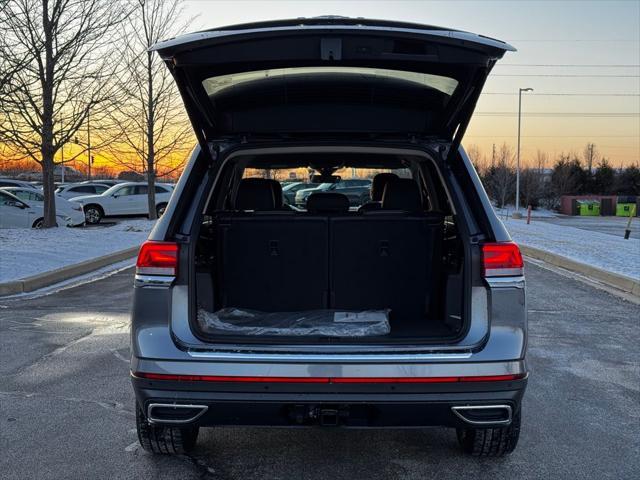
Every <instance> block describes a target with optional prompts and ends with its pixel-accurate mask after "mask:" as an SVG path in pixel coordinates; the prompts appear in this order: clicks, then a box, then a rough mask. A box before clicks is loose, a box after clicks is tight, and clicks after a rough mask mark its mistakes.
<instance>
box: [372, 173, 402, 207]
mask: <svg viewBox="0 0 640 480" xmlns="http://www.w3.org/2000/svg"><path fill="white" fill-rule="evenodd" d="M397 178H398V176H397V175H396V174H395V173H388V172H385V173H378V174H377V175H376V176H375V177H373V181H372V182H371V201H372V202H379V201H381V200H382V194H383V193H384V187H385V186H386V185H387V183H389V181H391V180H395V179H397Z"/></svg>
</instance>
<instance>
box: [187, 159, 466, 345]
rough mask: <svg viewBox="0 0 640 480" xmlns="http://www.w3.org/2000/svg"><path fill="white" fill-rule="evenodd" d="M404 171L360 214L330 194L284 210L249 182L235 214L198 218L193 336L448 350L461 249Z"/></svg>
mask: <svg viewBox="0 0 640 480" xmlns="http://www.w3.org/2000/svg"><path fill="white" fill-rule="evenodd" d="M398 162H399V161H398ZM398 162H397V163H398ZM399 163H401V162H399ZM403 165H404V164H403ZM396 166H397V165H396ZM411 171H412V170H411V169H409V168H406V169H405V170H404V174H405V175H406V176H407V177H409V178H406V177H405V178H400V177H398V178H393V179H392V180H393V181H392V182H387V184H386V185H385V186H384V188H383V192H382V194H381V193H380V192H375V189H372V194H371V201H370V202H367V204H366V205H365V206H353V205H351V204H350V202H349V201H348V200H347V199H346V196H345V195H343V194H341V193H339V192H338V191H335V192H333V193H327V192H322V193H316V194H314V195H312V196H311V197H310V198H309V201H308V202H307V205H306V209H304V210H302V209H297V208H295V207H294V208H292V207H289V206H287V205H285V204H283V203H282V202H281V200H280V198H279V197H278V195H281V194H278V193H277V192H278V191H279V188H281V187H280V185H277V186H276V185H275V183H277V182H276V180H274V179H265V178H255V177H254V178H251V177H247V174H248V172H245V173H244V178H243V179H242V180H240V181H239V185H238V186H237V191H236V192H235V198H234V196H233V194H231V195H230V196H231V198H232V200H231V202H232V203H231V206H232V207H234V208H224V209H221V210H216V211H210V212H209V215H205V217H204V222H203V224H202V229H201V232H200V237H199V241H198V253H197V256H196V262H195V263H196V284H197V292H196V297H197V313H196V318H195V319H194V320H195V321H194V322H193V325H194V327H195V328H196V329H197V330H198V332H199V333H200V334H201V335H202V336H204V337H206V338H207V339H208V340H212V341H231V340H232V339H234V338H235V339H236V340H237V339H238V338H240V339H242V340H247V339H254V340H257V341H263V342H265V341H269V342H271V341H273V342H282V341H291V342H301V341H303V342H309V341H319V342H322V341H329V340H330V341H338V342H350V341H352V342H360V343H361V342H374V343H380V342H382V343H384V342H394V343H397V342H401V343H412V342H416V341H421V340H436V339H437V340H439V341H442V340H445V339H454V338H455V337H456V336H457V335H458V334H459V333H460V332H461V331H462V329H463V326H464V325H463V323H464V322H463V318H462V304H463V291H464V288H463V266H464V261H463V258H462V251H463V249H462V248H461V243H460V239H459V238H458V237H459V236H458V234H457V230H456V226H455V223H454V222H453V216H452V215H450V214H449V213H450V212H449V210H448V207H446V205H445V204H444V203H443V202H445V201H446V200H445V199H442V198H440V199H436V198H435V196H436V195H438V192H437V191H433V192H431V198H427V195H429V194H427V193H424V192H423V191H422V189H421V186H420V183H419V179H418V178H411V176H412V175H415V176H416V177H417V176H418V170H416V169H415V168H414V169H413V172H414V173H413V174H412V173H411ZM425 172H427V170H425ZM373 176H374V184H375V183H376V182H375V174H373ZM249 185H250V186H249ZM425 185H426V184H425ZM232 190H233V189H232ZM274 191H276V194H275V196H273V192H274ZM376 198H380V200H376ZM436 207H439V208H436ZM445 207H446V208H445ZM210 210H211V209H210Z"/></svg>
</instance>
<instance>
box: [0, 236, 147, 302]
mask: <svg viewBox="0 0 640 480" xmlns="http://www.w3.org/2000/svg"><path fill="white" fill-rule="evenodd" d="M139 249H140V246H136V247H131V248H127V249H126V250H120V251H119V252H114V253H110V254H108V255H104V256H102V257H98V258H92V259H91V260H85V261H84V262H80V263H76V264H74V265H68V266H66V267H61V268H57V269H55V270H50V271H48V272H44V273H38V274H37V275H33V276H31V277H26V278H23V279H21V280H15V281H12V282H5V283H0V297H3V296H7V295H15V294H17V293H27V292H33V291H34V290H38V289H40V288H43V287H48V286H49V285H53V284H54V283H59V282H63V281H65V280H69V279H70V278H73V277H77V276H79V275H84V274H85V273H90V272H92V271H94V270H98V269H99V268H102V267H106V266H107V265H111V264H112V263H118V262H121V261H123V260H127V259H129V258H132V257H134V256H135V255H136V254H137V253H138V250H139Z"/></svg>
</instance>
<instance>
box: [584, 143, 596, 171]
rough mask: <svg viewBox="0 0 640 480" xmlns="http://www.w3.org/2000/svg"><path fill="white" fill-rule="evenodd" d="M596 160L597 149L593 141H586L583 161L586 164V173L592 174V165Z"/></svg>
mask: <svg viewBox="0 0 640 480" xmlns="http://www.w3.org/2000/svg"><path fill="white" fill-rule="evenodd" d="M597 160H598V149H597V148H596V145H595V143H587V145H586V146H585V147H584V163H585V164H586V166H587V173H588V174H589V175H591V174H593V166H594V165H595V164H596V163H597Z"/></svg>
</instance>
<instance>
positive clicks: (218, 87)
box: [203, 67, 458, 96]
mask: <svg viewBox="0 0 640 480" xmlns="http://www.w3.org/2000/svg"><path fill="white" fill-rule="evenodd" d="M317 74H345V75H350V76H353V77H354V78H355V77H358V76H362V75H367V76H372V77H377V78H381V79H396V80H405V81H408V82H412V83H416V84H419V85H422V86H425V87H429V88H432V89H434V90H438V91H440V92H442V93H445V94H447V95H448V96H451V95H452V94H453V92H454V91H455V89H456V87H457V86H458V81H457V80H456V79H454V78H450V77H444V76H440V75H431V74H428V73H418V72H405V71H402V70H388V69H383V68H359V67H298V68H275V69H270V70H260V71H256V72H241V73H234V74H230V75H220V76H218V77H210V78H207V79H205V80H204V81H203V85H204V89H205V91H206V92H207V95H209V96H211V95H216V94H218V93H221V92H222V91H224V90H225V89H228V88H233V87H236V86H239V85H241V84H244V83H247V82H253V81H256V80H262V79H266V78H281V79H288V78H295V77H301V76H313V75H317Z"/></svg>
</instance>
